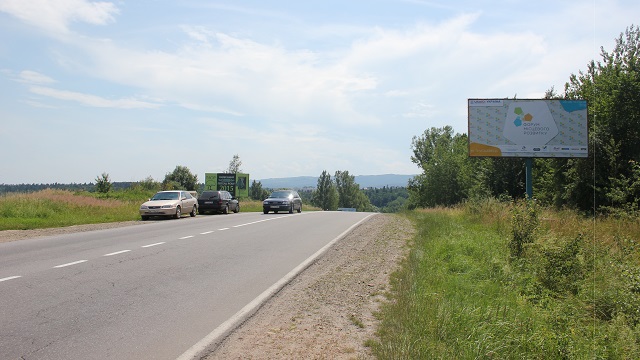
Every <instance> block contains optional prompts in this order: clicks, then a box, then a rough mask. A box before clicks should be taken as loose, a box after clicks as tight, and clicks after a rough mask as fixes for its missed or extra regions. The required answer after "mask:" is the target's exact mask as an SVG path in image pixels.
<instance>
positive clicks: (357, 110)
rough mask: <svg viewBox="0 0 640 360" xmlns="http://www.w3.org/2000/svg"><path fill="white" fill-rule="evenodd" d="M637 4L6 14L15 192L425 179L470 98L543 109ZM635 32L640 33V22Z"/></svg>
mask: <svg viewBox="0 0 640 360" xmlns="http://www.w3.org/2000/svg"><path fill="white" fill-rule="evenodd" d="M638 19H640V2H639V1H637V0H610V1H604V0H553V1H548V0H541V1H531V0H523V1H520V0H493V1H488V0H459V1H455V0H442V1H440V0H339V1H335V0H321V1H320V0H318V1H316V0H308V1H294V0H273V1H255V0H251V1H242V0H237V1H224V0H220V1H215V0H213V1H209V0H135V1H134V0H131V1H125V0H117V1H89V0H55V1H52V0H0V151H1V152H2V160H0V184H21V183H36V184H42V183H56V182H57V183H89V182H95V180H96V178H98V177H99V176H101V174H103V173H106V174H108V175H109V177H110V179H111V180H112V181H140V180H144V179H147V178H149V177H151V178H153V179H154V180H156V181H162V180H163V179H164V177H165V175H166V174H167V173H170V172H172V171H173V170H174V169H175V168H176V166H185V167H187V168H188V169H189V170H190V171H191V172H192V173H193V174H195V175H197V176H198V179H199V180H200V181H202V182H203V181H204V174H205V173H208V172H213V173H215V172H225V170H226V169H227V168H228V167H229V163H230V161H231V160H232V159H233V156H234V155H238V156H239V158H240V160H241V161H242V165H241V170H242V171H243V172H245V173H249V174H250V177H251V179H252V180H259V179H268V178H282V177H293V176H319V175H320V174H321V173H322V171H324V170H326V171H328V172H329V173H330V174H333V173H335V171H348V172H349V173H350V174H351V175H379V174H419V173H420V172H421V171H420V169H419V168H418V167H417V165H415V164H414V163H413V162H412V161H411V155H412V150H411V143H412V139H413V137H414V136H418V137H419V136H421V135H422V134H423V133H424V131H425V130H427V129H430V128H432V127H436V128H441V127H443V126H447V125H449V126H452V127H453V129H454V131H455V132H456V133H466V132H467V100H468V99H470V98H505V97H510V98H512V97H514V96H517V97H518V98H523V99H527V98H531V99H535V98H541V97H543V95H544V93H545V91H547V90H549V89H551V88H554V89H555V90H556V92H557V93H562V92H563V90H564V85H565V83H566V82H567V81H568V80H569V78H570V76H571V74H578V73H579V72H580V71H584V70H586V69H587V64H588V63H589V62H590V61H592V60H596V61H598V60H600V59H601V58H600V48H601V47H604V49H605V50H607V51H611V50H613V48H614V46H615V39H616V38H618V37H619V36H620V34H621V33H623V32H624V31H625V29H626V28H628V27H630V26H632V25H639V24H638V23H637V21H638ZM634 21H635V22H636V23H634Z"/></svg>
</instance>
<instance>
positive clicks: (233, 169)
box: [227, 154, 242, 174]
mask: <svg viewBox="0 0 640 360" xmlns="http://www.w3.org/2000/svg"><path fill="white" fill-rule="evenodd" d="M240 166H242V161H240V156H238V154H235V155H233V159H231V161H229V168H228V169H227V173H229V174H237V173H241V172H242V169H240Z"/></svg>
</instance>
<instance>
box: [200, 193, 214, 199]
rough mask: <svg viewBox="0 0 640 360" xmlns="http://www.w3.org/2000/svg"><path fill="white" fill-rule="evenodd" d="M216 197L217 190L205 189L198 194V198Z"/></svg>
mask: <svg viewBox="0 0 640 360" xmlns="http://www.w3.org/2000/svg"><path fill="white" fill-rule="evenodd" d="M217 198H218V192H217V191H215V192H213V191H205V192H203V193H202V195H200V199H217Z"/></svg>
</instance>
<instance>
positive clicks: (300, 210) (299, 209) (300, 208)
mask: <svg viewBox="0 0 640 360" xmlns="http://www.w3.org/2000/svg"><path fill="white" fill-rule="evenodd" d="M301 212H302V204H300V207H299V208H298V214H300V213H301Z"/></svg>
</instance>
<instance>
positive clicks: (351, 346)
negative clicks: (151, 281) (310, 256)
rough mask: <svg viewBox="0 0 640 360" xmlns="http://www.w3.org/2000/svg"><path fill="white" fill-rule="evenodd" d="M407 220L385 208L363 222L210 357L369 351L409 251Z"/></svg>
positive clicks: (352, 355)
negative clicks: (368, 344) (379, 314)
mask: <svg viewBox="0 0 640 360" xmlns="http://www.w3.org/2000/svg"><path fill="white" fill-rule="evenodd" d="M412 236H413V227H412V225H411V223H410V222H409V220H407V219H406V218H404V217H401V216H397V215H387V214H380V215H376V216H373V217H372V218H370V219H369V220H368V221H366V222H365V223H363V224H361V225H360V226H358V227H357V228H356V229H354V230H353V231H352V232H351V233H349V234H348V235H347V236H346V237H345V238H343V239H342V240H341V241H339V242H337V243H336V244H335V245H334V246H333V247H332V248H331V249H329V250H328V251H327V252H326V253H325V254H324V255H323V256H322V257H321V258H319V259H318V261H316V262H315V263H314V264H313V265H311V266H310V267H309V268H307V269H306V270H305V271H303V272H302V273H301V274H300V275H299V276H298V277H297V278H296V279H294V280H293V281H292V282H291V283H290V284H288V285H287V286H285V287H284V288H283V289H282V290H281V291H280V292H279V293H278V294H277V295H276V296H275V297H273V298H272V299H270V300H269V301H267V303H266V304H265V305H264V306H263V307H262V308H261V309H260V310H258V312H257V313H256V314H255V315H254V316H252V317H251V318H250V319H248V320H247V321H246V322H245V323H244V324H243V325H241V326H240V327H239V328H238V329H236V330H235V331H234V332H233V333H232V334H231V335H230V336H229V337H227V339H225V340H224V341H223V342H222V344H221V345H220V346H218V347H217V348H216V349H214V351H213V353H211V354H209V355H208V356H207V357H206V358H205V359H207V360H215V359H370V358H373V357H372V355H371V352H370V349H369V348H367V347H366V346H365V345H364V343H365V341H366V340H367V339H371V338H373V337H374V336H375V330H376V325H377V319H376V318H375V317H374V315H373V314H374V313H375V312H376V311H377V310H378V309H379V306H380V304H381V303H382V302H384V301H386V299H385V297H384V294H385V292H387V291H388V290H389V276H390V274H391V273H392V272H393V271H395V270H396V269H397V266H398V264H399V262H400V260H401V259H402V258H403V257H404V256H406V253H407V249H408V247H407V241H409V239H410V238H411V237H412Z"/></svg>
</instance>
